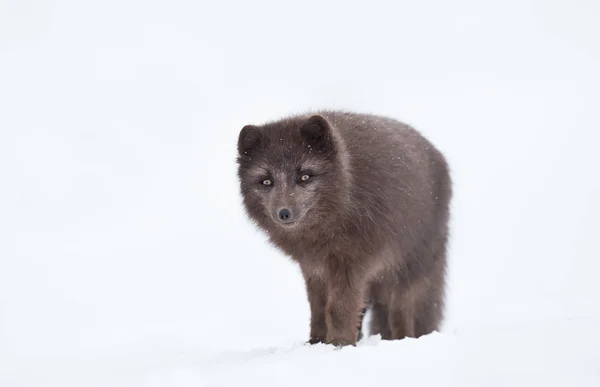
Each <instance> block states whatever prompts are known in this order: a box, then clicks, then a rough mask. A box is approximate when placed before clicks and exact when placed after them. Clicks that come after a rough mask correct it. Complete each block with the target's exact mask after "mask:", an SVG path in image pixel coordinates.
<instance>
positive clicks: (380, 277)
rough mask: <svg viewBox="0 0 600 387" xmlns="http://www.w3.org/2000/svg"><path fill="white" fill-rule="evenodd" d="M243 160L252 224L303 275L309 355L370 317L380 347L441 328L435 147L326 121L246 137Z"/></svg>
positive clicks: (382, 125)
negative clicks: (320, 344) (311, 347)
mask: <svg viewBox="0 0 600 387" xmlns="http://www.w3.org/2000/svg"><path fill="white" fill-rule="evenodd" d="M238 154H239V155H238V165H239V169H238V176H239V179H240V188H241V193H242V197H243V203H244V206H245V209H246V211H247V214H248V215H249V217H250V218H251V219H252V220H253V221H254V222H255V223H256V224H257V225H258V226H259V227H260V228H262V229H263V230H264V231H265V232H266V233H267V234H268V236H269V239H270V241H271V242H272V243H273V244H274V245H275V246H277V247H278V248H280V249H281V250H283V251H284V252H285V253H287V254H288V255H289V256H290V257H291V258H292V259H293V260H295V261H296V262H298V263H299V265H300V268H301V270H302V274H303V276H304V279H305V283H306V289H307V294H308V300H309V303H310V310H311V324H310V340H309V342H310V343H318V342H325V343H332V344H335V345H348V344H355V343H356V341H357V340H359V338H360V329H361V325H362V318H363V315H364V312H365V310H366V309H367V308H369V309H370V310H371V312H372V319H371V324H370V333H371V334H381V336H382V338H383V339H401V338H404V337H419V336H422V335H424V334H428V333H430V332H432V331H434V330H437V329H438V328H439V325H440V323H441V321H442V318H443V314H444V300H445V296H444V292H445V275H446V245H447V239H448V221H449V204H450V200H451V197H452V188H451V178H450V175H449V171H448V166H447V164H446V161H445V158H444V157H443V155H442V154H441V153H440V152H439V151H438V150H437V149H436V148H435V147H434V146H433V145H432V144H431V143H429V142H428V141H427V140H426V139H425V138H423V137H422V136H421V135H420V134H419V133H418V132H417V131H415V130H414V129H413V128H411V127H409V126H407V125H405V124H403V123H401V122H398V121H396V120H393V119H390V118H386V117H381V116H376V115H367V114H357V113H349V112H338V111H320V112H317V113H314V114H304V115H297V116H292V117H287V118H284V119H281V120H279V121H275V122H269V123H266V124H264V125H262V126H253V125H247V126H245V127H244V128H243V129H242V130H241V132H240V135H239V139H238ZM303 175H307V176H309V178H308V179H307V180H306V181H304V180H302V176H303ZM265 180H268V181H270V182H271V184H270V185H265V184H263V182H264V181H265ZM268 181H267V182H266V183H268ZM284 208H285V209H288V210H289V212H287V213H286V212H281V211H280V210H281V209H284ZM279 215H282V217H281V219H280V217H279ZM287 215H290V216H289V217H288V216H287ZM294 221H295V223H290V222H294Z"/></svg>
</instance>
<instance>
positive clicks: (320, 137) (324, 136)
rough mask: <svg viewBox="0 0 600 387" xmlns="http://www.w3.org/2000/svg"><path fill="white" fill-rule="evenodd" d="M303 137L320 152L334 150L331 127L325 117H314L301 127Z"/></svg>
mask: <svg viewBox="0 0 600 387" xmlns="http://www.w3.org/2000/svg"><path fill="white" fill-rule="evenodd" d="M300 133H301V134H302V137H304V139H305V140H306V141H307V142H308V143H309V144H310V145H312V146H313V147H316V148H317V150H319V151H320V152H324V151H330V150H332V149H333V139H332V137H331V127H330V126H329V122H327V120H326V119H325V117H323V116H321V115H318V114H317V115H313V116H312V117H310V118H309V119H308V121H306V122H305V123H304V125H302V126H301V127H300Z"/></svg>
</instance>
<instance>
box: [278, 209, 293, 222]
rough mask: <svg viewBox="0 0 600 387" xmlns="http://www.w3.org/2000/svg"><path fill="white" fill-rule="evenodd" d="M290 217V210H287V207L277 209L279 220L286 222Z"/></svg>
mask: <svg viewBox="0 0 600 387" xmlns="http://www.w3.org/2000/svg"><path fill="white" fill-rule="evenodd" d="M291 219H292V211H290V210H288V209H287V208H283V209H281V210H279V220H281V221H282V222H287V221H289V220H291Z"/></svg>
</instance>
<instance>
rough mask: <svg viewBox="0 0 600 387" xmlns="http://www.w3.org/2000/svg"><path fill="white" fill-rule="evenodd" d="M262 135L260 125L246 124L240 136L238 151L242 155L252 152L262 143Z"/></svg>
mask: <svg viewBox="0 0 600 387" xmlns="http://www.w3.org/2000/svg"><path fill="white" fill-rule="evenodd" d="M261 136H262V134H261V131H260V129H259V127H258V126H254V125H246V126H244V127H243V128H242V130H240V135H239V137H238V153H239V154H240V155H245V154H250V153H251V152H252V150H253V149H255V148H256V147H257V146H258V145H259V144H260V139H261Z"/></svg>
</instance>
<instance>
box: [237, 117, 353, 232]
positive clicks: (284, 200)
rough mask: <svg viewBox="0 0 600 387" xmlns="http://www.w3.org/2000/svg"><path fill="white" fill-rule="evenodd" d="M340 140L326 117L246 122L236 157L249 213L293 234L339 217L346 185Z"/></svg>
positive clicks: (266, 225) (264, 223)
mask: <svg viewBox="0 0 600 387" xmlns="http://www.w3.org/2000/svg"><path fill="white" fill-rule="evenodd" d="M336 140H337V139H336V138H335V136H334V133H333V130H332V127H331V126H330V124H329V122H328V121H327V120H326V119H325V118H324V117H323V116H321V115H313V116H310V117H308V118H304V119H297V118H296V119H284V120H281V121H277V122H272V123H267V124H265V125H263V126H255V125H246V126H244V127H243V128H242V130H241V131H240V133H239V138H238V146H237V148H238V159H237V161H238V166H239V167H238V177H239V180H240V188H241V193H242V197H243V201H244V206H245V209H246V211H247V213H248V215H249V216H250V217H251V218H252V219H253V220H254V221H256V222H257V223H258V224H259V225H260V226H262V227H263V228H265V229H268V230H271V229H273V228H276V229H278V230H280V231H284V230H286V231H290V232H291V231H293V230H298V229H299V228H305V227H315V226H318V225H320V224H324V223H326V222H327V220H328V219H327V218H328V217H332V216H335V215H336V214H335V213H332V212H335V208H336V207H337V206H338V205H340V201H343V197H344V195H343V194H342V192H341V191H342V190H343V189H344V188H345V185H346V184H344V178H343V176H342V175H344V174H343V173H342V171H341V170H340V169H341V168H343V165H342V164H343V163H342V160H341V158H340V152H341V151H342V149H341V144H340V143H339V141H336ZM346 180H347V179H346ZM332 210H333V211H332Z"/></svg>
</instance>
